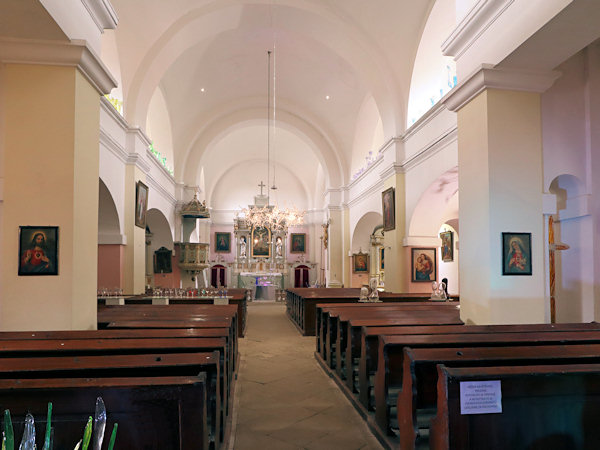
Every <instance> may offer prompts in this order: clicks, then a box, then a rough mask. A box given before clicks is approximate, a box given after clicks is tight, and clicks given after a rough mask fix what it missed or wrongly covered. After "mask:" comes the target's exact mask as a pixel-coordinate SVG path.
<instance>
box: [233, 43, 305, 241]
mask: <svg viewBox="0 0 600 450" xmlns="http://www.w3.org/2000/svg"><path fill="white" fill-rule="evenodd" d="M273 72H275V71H274V70H273ZM273 85H275V76H273ZM267 97H268V98H267V182H268V181H269V179H270V177H271V121H273V122H275V117H276V116H275V113H276V112H275V95H274V94H273V120H271V51H270V50H268V51H267ZM259 186H260V194H261V197H264V196H263V193H262V189H263V187H265V185H264V184H263V182H262V181H261V183H260V184H259ZM267 189H268V188H267ZM276 189H277V186H276V185H275V168H274V167H273V185H272V186H271V188H270V189H268V190H267V192H269V191H270V190H276ZM266 197H267V198H266V204H265V205H262V206H260V205H253V206H249V207H248V208H243V209H242V216H243V219H244V220H245V221H246V224H247V225H249V226H251V227H253V228H258V227H264V228H268V229H270V230H271V231H275V232H277V231H286V230H287V228H288V227H290V226H297V225H301V224H302V223H304V214H305V211H300V210H298V209H297V208H281V209H280V208H279V207H278V206H277V205H270V204H269V203H270V195H269V194H267V196H266Z"/></svg>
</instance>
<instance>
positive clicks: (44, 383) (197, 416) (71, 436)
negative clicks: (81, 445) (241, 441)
mask: <svg viewBox="0 0 600 450" xmlns="http://www.w3.org/2000/svg"><path fill="white" fill-rule="evenodd" d="M205 378H206V377H205V374H201V375H199V376H187V377H184V376H182V377H155V378H146V377H137V378H136V377H131V378H107V379H103V378H56V379H47V380H39V379H14V380H0V407H1V408H2V409H10V411H11V415H12V420H13V425H14V429H15V436H20V435H21V434H22V432H23V421H24V417H25V414H26V412H30V413H31V414H33V415H34V418H35V420H36V424H37V426H38V427H40V425H41V426H42V427H44V425H45V422H46V412H47V405H48V402H52V406H53V408H52V426H53V427H54V429H55V431H54V448H59V449H60V448H64V449H71V448H73V447H74V446H75V444H76V443H77V442H78V441H79V439H81V437H82V436H83V429H84V427H85V424H86V422H87V418H88V416H90V415H91V416H93V415H94V408H95V403H96V398H97V397H102V399H103V400H104V404H105V405H106V411H107V426H106V433H105V442H108V438H109V437H110V433H111V431H112V428H113V424H114V423H115V422H117V423H118V424H119V428H118V432H117V439H116V445H115V448H120V449H146V448H148V449H149V448H160V449H179V450H188V449H192V448H193V449H208V448H209V446H208V432H207V424H206V417H207V414H206V379H205ZM38 429H39V428H38ZM42 429H43V428H42ZM105 445H106V444H105Z"/></svg>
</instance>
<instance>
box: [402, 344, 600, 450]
mask: <svg viewBox="0 0 600 450" xmlns="http://www.w3.org/2000/svg"><path fill="white" fill-rule="evenodd" d="M599 363H600V345H599V344H591V345H539V346H532V347H529V346H520V347H512V346H510V347H450V348H417V349H411V348H405V349H404V366H403V375H402V389H401V390H400V392H399V394H398V401H397V418H398V431H399V437H400V448H402V450H411V449H415V448H416V447H417V445H418V444H419V445H418V446H423V445H425V444H426V443H427V442H426V441H427V439H426V437H427V433H425V437H424V439H421V440H419V429H418V425H417V424H418V422H419V421H420V422H421V423H423V422H426V420H423V418H422V417H419V416H420V414H418V411H419V410H421V411H422V410H425V411H427V413H428V415H430V414H432V412H433V411H434V410H435V407H436V400H437V393H436V390H435V387H436V386H437V368H436V366H437V364H444V365H445V366H450V367H475V366H477V367H479V366H482V367H485V366H499V365H503V366H515V365H521V366H522V365H557V364H599ZM421 415H422V414H421ZM426 431H428V430H426Z"/></svg>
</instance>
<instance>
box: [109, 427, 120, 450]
mask: <svg viewBox="0 0 600 450" xmlns="http://www.w3.org/2000/svg"><path fill="white" fill-rule="evenodd" d="M118 426H119V424H118V423H115V426H114V427H113V430H112V434H111V435H110V441H109V442H108V450H113V447H114V446H115V440H116V439H117V427H118Z"/></svg>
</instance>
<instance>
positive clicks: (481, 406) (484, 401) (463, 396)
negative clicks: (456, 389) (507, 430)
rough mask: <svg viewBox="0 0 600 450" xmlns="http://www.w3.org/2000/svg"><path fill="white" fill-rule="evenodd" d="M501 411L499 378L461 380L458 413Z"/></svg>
mask: <svg viewBox="0 0 600 450" xmlns="http://www.w3.org/2000/svg"><path fill="white" fill-rule="evenodd" d="M501 412H502V388H501V387H500V380H493V381H461V382H460V413H461V414H490V413H501Z"/></svg>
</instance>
